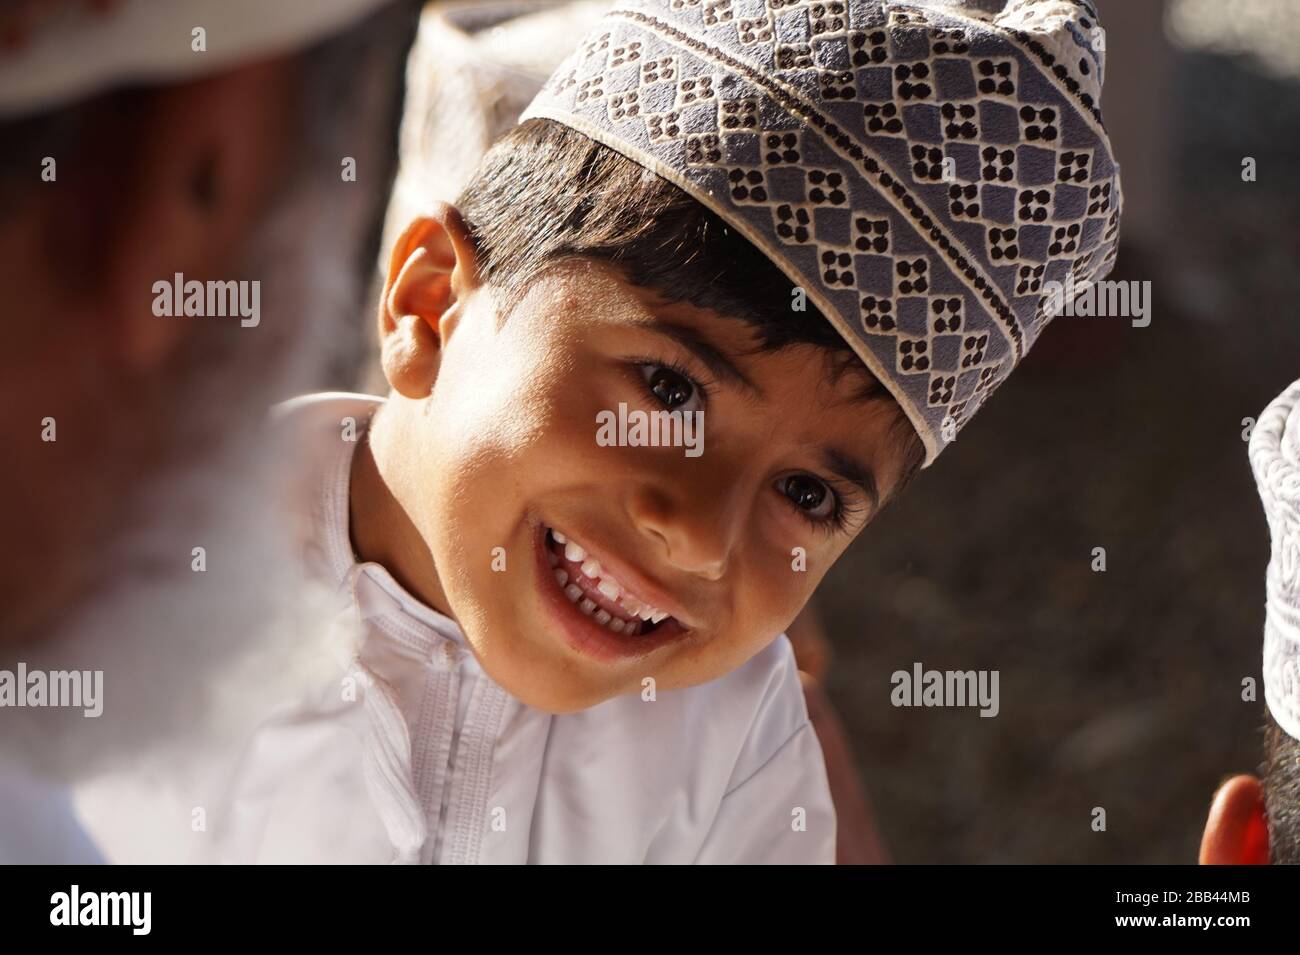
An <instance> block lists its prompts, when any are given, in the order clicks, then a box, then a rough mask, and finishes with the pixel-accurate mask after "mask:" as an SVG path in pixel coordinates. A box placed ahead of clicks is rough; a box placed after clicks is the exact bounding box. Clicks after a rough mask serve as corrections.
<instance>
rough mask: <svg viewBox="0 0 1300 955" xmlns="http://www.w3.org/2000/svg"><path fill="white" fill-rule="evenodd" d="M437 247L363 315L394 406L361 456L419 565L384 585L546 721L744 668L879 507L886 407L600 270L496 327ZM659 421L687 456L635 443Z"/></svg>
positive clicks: (488, 295) (488, 289)
mask: <svg viewBox="0 0 1300 955" xmlns="http://www.w3.org/2000/svg"><path fill="white" fill-rule="evenodd" d="M452 215H454V210H452ZM457 218H458V217H457ZM409 235H411V233H410V232H408V236H409ZM439 242H441V243H442V244H443V248H442V249H441V251H438V252H436V253H429V252H427V249H426V252H425V253H421V252H419V250H418V246H419V245H420V244H423V245H424V246H426V247H427V246H430V245H436V244H438V243H439ZM451 247H452V246H451V245H449V244H448V243H447V240H446V237H445V230H443V229H441V228H435V229H434V230H432V231H431V232H429V233H427V234H426V235H425V236H424V238H422V239H420V241H419V242H418V243H416V245H415V246H414V247H413V248H415V254H416V256H417V258H419V257H421V256H422V257H423V263H424V264H420V263H418V262H417V263H416V264H415V265H413V266H412V267H411V268H406V269H401V268H400V266H399V263H398V262H397V259H398V258H401V257H403V256H404V255H405V254H406V252H407V251H408V249H406V248H403V247H401V246H400V244H399V253H400V254H399V255H397V256H395V260H394V268H393V274H392V275H390V277H389V287H388V289H387V291H386V295H385V306H384V308H385V309H386V310H387V312H388V315H387V316H385V315H381V327H384V328H385V329H386V330H385V332H384V334H385V338H386V340H385V349H384V350H385V370H386V372H387V374H388V377H389V380H390V383H392V384H393V386H394V391H393V394H392V396H391V398H390V400H389V403H388V405H387V406H386V408H385V410H384V411H383V412H382V413H381V414H380V415H379V416H378V418H377V420H376V423H375V425H374V427H373V429H372V434H371V445H372V448H373V454H374V458H375V461H376V463H377V464H378V472H379V473H381V474H382V475H383V479H384V482H385V483H386V484H387V485H388V487H389V489H390V490H391V491H392V494H393V495H394V497H395V498H396V501H397V502H398V504H400V508H401V510H403V511H404V512H405V517H406V518H409V526H408V527H406V528H397V527H394V528H393V529H392V533H395V534H397V533H403V532H413V533H414V534H418V537H419V538H420V539H422V541H423V543H424V544H425V545H427V548H428V552H429V554H430V555H431V556H432V562H431V563H429V562H428V561H427V560H426V561H425V564H426V566H420V562H419V560H418V559H413V558H412V559H407V560H406V561H405V563H406V564H407V566H405V567H400V568H390V569H394V570H395V571H396V572H397V573H398V576H399V579H405V580H406V582H407V583H408V585H411V586H413V587H414V588H415V589H416V591H417V592H418V593H420V594H421V596H424V597H425V598H426V599H428V600H430V602H432V603H434V604H435V605H436V606H442V607H443V609H450V611H451V613H452V614H453V615H454V616H455V617H456V619H457V620H458V621H459V622H460V624H461V625H462V627H463V629H464V631H465V634H466V637H467V639H468V640H469V642H470V644H471V645H472V647H473V649H474V652H475V654H476V656H477V657H478V659H479V661H480V662H481V663H482V665H483V666H484V668H485V669H486V670H487V672H488V673H489V674H490V675H491V676H492V678H493V679H494V680H496V681H497V682H498V683H499V684H500V685H501V686H502V687H504V688H505V689H506V690H507V691H509V692H510V693H511V694H512V695H514V696H515V697H517V698H518V699H520V700H522V701H523V702H525V703H527V704H530V705H532V706H536V707H538V708H541V709H545V710H548V711H551V712H569V711H573V710H578V709H583V708H586V707H589V706H592V705H595V704H597V703H600V702H602V701H604V700H607V699H610V698H611V697H614V696H619V695H622V694H626V693H634V692H635V693H640V692H643V691H644V690H645V689H646V687H647V685H648V684H646V683H645V681H646V680H647V679H652V680H653V681H654V684H653V685H654V687H655V689H656V690H657V691H664V690H670V689H674V688H680V687H688V686H693V685H696V684H700V683H703V682H706V681H709V680H712V679H714V678H716V677H719V676H721V675H723V674H725V673H727V672H729V671H731V670H734V669H735V668H737V667H738V666H740V665H741V664H742V663H744V662H745V661H746V660H748V659H749V658H750V657H752V656H753V655H754V654H756V653H757V652H758V651H759V650H761V649H762V648H763V647H764V646H766V645H767V644H768V643H769V642H770V641H771V640H772V638H773V637H774V636H775V635H777V634H779V633H780V632H781V631H782V630H783V629H784V628H785V627H786V626H787V625H788V624H789V623H790V621H791V620H792V619H793V618H794V616H795V615H796V614H797V613H798V611H799V610H800V608H801V607H802V606H803V604H804V603H805V601H807V599H808V597H809V596H810V595H811V594H812V592H813V589H814V588H815V587H816V586H817V583H818V582H819V581H820V580H821V578H822V576H823V574H825V572H826V570H827V569H828V568H829V567H830V565H831V564H832V563H833V562H834V561H835V559H836V558H837V557H839V555H840V554H841V553H842V552H843V551H844V549H845V547H847V545H848V544H849V542H850V541H851V540H852V539H853V538H854V536H856V535H857V534H858V533H859V532H860V531H861V530H862V528H863V527H864V526H865V525H866V524H867V523H868V522H869V521H870V519H871V518H872V516H873V514H874V513H875V511H876V510H877V509H878V507H879V503H880V502H883V501H884V500H885V499H886V498H887V497H888V495H889V494H890V493H891V491H892V489H893V487H894V484H895V482H896V481H897V480H898V477H899V471H900V465H901V461H900V448H901V444H902V442H901V441H899V440H898V428H897V427H896V425H897V419H898V417H899V416H901V411H899V409H898V408H897V406H896V405H895V404H894V403H893V402H892V401H889V400H881V399H879V398H877V399H876V400H869V401H864V400H861V399H857V398H855V394H856V392H858V391H859V390H861V387H862V384H863V381H862V378H861V377H860V376H859V375H857V374H856V372H855V373H851V374H846V375H843V376H840V377H839V379H838V380H836V379H835V378H834V376H832V375H830V374H829V371H828V363H827V361H826V356H825V353H824V352H823V351H822V350H820V349H817V348H814V347H811V346H802V345H796V346H791V347H787V348H785V349H783V350H780V351H776V352H755V350H754V344H755V339H754V336H753V333H752V331H751V330H750V327H749V326H748V325H746V324H745V323H744V322H742V321H739V320H737V319H735V318H725V317H722V316H719V315H717V314H716V313H711V312H706V311H703V310H701V309H698V308H696V307H694V306H691V305H686V304H672V305H663V304H661V303H660V302H659V301H658V300H657V299H656V297H655V296H654V295H653V293H650V292H647V291H646V290H643V289H639V288H637V287H635V286H632V285H631V284H629V283H627V282H626V281H624V280H623V279H622V278H621V277H619V276H618V275H617V274H616V272H615V271H613V270H612V269H610V268H608V267H606V266H603V265H600V264H594V263H587V262H569V263H565V264H561V265H559V266H557V267H556V268H554V269H553V270H552V271H550V272H549V273H547V274H546V275H545V276H543V277H542V278H540V279H539V280H538V281H536V282H535V283H533V284H532V285H531V286H530V287H529V289H528V290H527V291H526V293H524V294H523V295H522V296H521V298H520V300H519V301H518V302H517V303H516V304H515V305H514V306H513V307H512V308H509V309H508V310H507V309H506V308H505V306H504V305H503V296H502V295H501V293H500V292H499V291H498V290H497V289H495V288H494V287H492V286H490V285H481V284H478V283H477V282H476V280H475V279H473V278H472V275H471V274H470V272H471V270H470V268H469V267H467V265H466V263H465V261H464V260H465V259H466V258H467V257H468V256H469V255H470V254H471V252H470V250H469V248H468V247H466V248H460V249H458V250H456V256H455V257H456V258H457V259H458V260H459V262H458V264H457V266H456V268H461V269H462V272H461V274H460V275H459V276H457V275H455V274H452V275H451V276H450V278H449V277H448V276H447V275H446V274H445V273H446V268H444V267H442V266H438V265H437V262H439V261H442V262H445V263H447V267H450V262H451V260H452V257H451V256H450V255H448V249H449V248H451ZM409 261H410V259H409V257H408V262H409ZM429 263H433V264H432V265H430V264H429ZM399 272H401V275H400V276H399V275H398V273H399ZM439 272H441V273H442V274H441V277H440V278H439V277H437V274H438V273H439ZM422 281H427V283H428V284H429V286H430V287H432V288H435V289H436V291H434V292H429V291H428V290H427V289H425V290H421V288H420V283H421V282H422ZM438 283H441V285H439V284H438ZM448 286H450V288H451V289H453V290H454V292H453V294H452V295H451V296H450V297H446V296H445V292H446V290H447V288H448ZM422 311H423V312H431V313H434V314H420V313H421V312H422ZM410 313H415V314H414V316H413V315H412V314H410ZM692 345H693V346H694V347H692ZM435 351H436V354H430V352H435ZM863 374H864V375H865V371H864V372H863ZM620 407H622V409H623V410H622V412H620ZM668 410H675V411H679V412H683V413H685V415H684V417H691V413H693V412H700V413H701V414H700V416H699V418H698V420H699V421H701V422H702V428H701V429H700V431H701V432H702V437H701V436H700V435H699V434H696V435H694V436H692V435H691V433H690V431H689V430H686V431H683V432H680V434H681V435H682V436H683V439H684V440H685V439H689V438H692V437H693V440H694V443H693V444H691V445H690V446H682V445H681V444H678V445H677V446H671V445H670V446H662V445H660V446H647V445H646V443H645V441H644V440H642V441H640V442H637V435H636V432H635V423H636V422H637V420H638V419H642V420H648V419H645V418H644V415H647V414H649V413H653V412H657V411H668ZM620 418H622V419H623V420H624V421H626V422H627V426H626V430H625V431H624V432H623V434H624V436H625V437H629V438H630V439H629V440H625V441H623V442H621V443H620V441H619V437H620V435H619V419H620ZM602 425H603V426H602ZM647 436H648V432H647ZM611 439H613V440H612V442H611ZM662 440H666V439H665V438H663V437H661V441H662ZM688 452H689V453H688ZM864 483H865V484H867V485H868V487H866V488H864V487H863V486H862V484H864ZM872 484H874V495H873V493H872V491H871V490H870V485H872ZM354 506H355V501H354ZM361 513H364V508H362V511H361ZM412 539H414V538H412ZM388 550H389V553H392V554H395V555H400V554H403V553H405V554H411V553H418V552H419V548H418V547H406V548H402V547H393V548H390V549H388ZM392 559H394V560H397V561H398V562H399V563H400V562H402V561H401V559H400V556H398V557H394V558H392ZM592 561H594V562H595V564H593V563H592ZM596 564H598V565H599V568H597V567H596V566H595V565H596ZM575 587H576V590H575ZM664 614H667V616H663V615H664ZM646 617H649V619H648V620H647V619H644V618H646ZM656 619H657V622H656ZM618 631H622V632H618ZM647 696H648V694H647Z"/></svg>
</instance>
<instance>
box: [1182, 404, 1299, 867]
mask: <svg viewBox="0 0 1300 955" xmlns="http://www.w3.org/2000/svg"><path fill="white" fill-rule="evenodd" d="M1250 464H1251V468H1252V470H1253V471H1254V473H1255V481H1256V484H1257V485H1258V486H1259V495H1260V499H1261V501H1262V502H1263V505H1264V513H1265V514H1266V515H1267V517H1268V526H1269V533H1270V536H1271V538H1272V551H1271V557H1270V560H1269V565H1268V574H1267V577H1266V583H1265V587H1266V592H1267V600H1266V604H1265V615H1264V702H1265V706H1266V709H1265V717H1264V731H1263V733H1264V759H1263V764H1262V767H1261V769H1260V774H1259V776H1258V777H1256V776H1251V775H1240V776H1234V777H1232V778H1231V779H1229V780H1228V781H1227V782H1225V783H1223V784H1222V785H1221V786H1220V787H1219V789H1218V791H1216V792H1215V794H1214V800H1213V802H1212V804H1211V806H1210V814H1209V818H1208V819H1207V820H1206V824H1205V833H1204V836H1203V838H1202V841H1201V856H1200V861H1201V863H1202V864H1204V865H1268V864H1269V863H1272V864H1274V865H1295V864H1297V863H1300V380H1298V381H1295V382H1293V383H1292V384H1291V385H1290V386H1288V387H1287V388H1286V390H1285V391H1283V392H1282V394H1280V395H1278V396H1277V398H1275V399H1274V400H1273V401H1272V403H1270V404H1269V406H1268V407H1267V408H1265V409H1264V412H1263V414H1261V415H1260V416H1259V421H1258V422H1257V423H1256V424H1255V430H1254V431H1253V432H1252V433H1251V436H1250Z"/></svg>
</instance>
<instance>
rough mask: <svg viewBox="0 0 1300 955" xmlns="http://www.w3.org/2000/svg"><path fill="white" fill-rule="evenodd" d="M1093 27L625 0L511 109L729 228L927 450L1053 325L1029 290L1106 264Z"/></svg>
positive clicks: (1089, 11) (1037, 2) (1074, 1)
mask: <svg viewBox="0 0 1300 955" xmlns="http://www.w3.org/2000/svg"><path fill="white" fill-rule="evenodd" d="M1101 36H1104V34H1101V33H1100V32H1099V24H1098V22H1097V17H1096V11H1095V9H1094V8H1093V7H1092V5H1091V4H1090V3H1088V2H1085V0H1019V2H1013V3H1011V4H1009V5H1008V6H1007V7H1006V8H1004V9H1003V10H1002V11H1001V12H1000V13H998V14H986V13H981V12H976V11H964V10H961V9H959V8H953V7H943V8H935V7H928V6H923V5H918V4H904V3H888V4H886V3H884V2H882V0H633V2H627V3H621V4H619V5H617V6H616V7H615V8H614V9H613V10H611V12H610V13H609V14H608V15H607V16H606V17H605V18H604V19H603V20H602V21H601V22H600V24H599V26H598V27H597V29H596V30H594V31H593V32H592V33H591V34H590V35H588V36H587V37H586V38H585V39H584V40H583V41H582V42H581V44H580V45H579V46H578V48H577V49H576V50H575V51H574V53H573V54H572V55H571V56H570V57H569V58H568V59H567V60H565V62H564V63H563V64H561V66H560V67H559V69H558V70H557V71H556V72H555V74H554V75H553V76H552V77H551V79H550V81H549V82H548V83H547V85H546V86H545V88H544V89H543V90H542V91H541V93H539V95H538V96H537V98H536V99H535V100H534V101H533V103H532V105H531V106H529V108H528V109H527V110H526V111H525V112H524V114H523V116H522V117H521V119H528V118H533V117H541V118H548V119H552V120H555V121H557V122H560V123H563V124H565V125H567V126H570V127H571V128H573V129H575V130H577V131H579V132H581V133H584V134H585V135H587V136H590V137H591V138H593V139H595V140H597V141H599V142H601V143H603V144H605V145H606V146H609V147H610V148H612V149H615V150H617V151H619V152H621V153H623V154H624V155H626V156H628V157H629V158H631V159H633V160H634V161H636V162H639V163H640V164H642V165H644V166H645V167H647V168H649V169H651V170H653V171H654V172H655V173H657V174H659V175H661V176H663V177H664V178H666V179H668V180H670V181H672V182H673V183H675V184H676V185H678V186H679V187H681V188H682V189H684V190H685V191H687V192H688V193H689V194H690V195H692V196H693V197H694V198H695V199H697V200H698V201H699V202H701V203H702V204H704V205H705V206H707V207H708V208H709V209H711V210H712V211H713V212H715V213H717V214H718V215H719V216H720V217H721V218H723V219H724V220H725V221H727V222H728V223H729V224H730V225H731V226H733V227H734V228H735V229H736V230H737V231H738V232H740V233H741V234H742V235H744V236H745V237H746V238H747V239H749V241H750V242H752V243H753V244H754V245H755V246H756V247H758V249H759V250H760V251H762V252H763V253H764V254H765V255H767V257H768V258H769V259H771V260H772V262H773V263H774V264H775V265H777V267H779V268H780V269H781V270H782V271H783V272H784V273H785V274H786V275H787V276H788V277H789V278H790V280H791V281H792V282H793V283H794V284H795V285H797V286H799V287H801V288H803V289H804V290H805V292H806V294H807V296H808V298H809V299H811V300H812V301H813V302H814V303H815V304H816V305H817V307H818V308H819V309H820V310H821V312H822V313H823V314H824V315H825V316H826V317H827V318H828V319H829V320H830V321H831V322H832V323H833V324H834V326H835V328H836V330H837V331H838V332H839V333H840V334H841V335H842V336H843V337H844V338H845V340H846V341H847V342H848V343H849V345H850V346H851V347H852V348H853V349H854V351H855V352H856V353H857V355H858V356H859V357H860V358H861V359H862V360H863V362H864V363H865V364H866V365H867V367H868V368H869V369H870V370H871V371H872V373H873V374H874V375H875V376H876V377H877V378H878V379H879V380H880V381H881V383H882V384H883V385H884V386H885V387H886V388H888V389H889V391H890V392H891V394H893V396H894V397H895V398H896V399H897V400H898V402H899V404H900V405H901V406H902V408H903V410H904V412H905V413H906V414H907V417H908V419H909V421H910V422H911V424H912V426H913V427H914V428H915V429H916V431H917V433H918V434H919V435H920V437H921V440H922V441H923V443H924V444H925V448H926V461H925V463H926V466H928V465H929V464H931V463H932V462H933V461H934V459H935V457H936V456H937V455H938V453H939V452H940V451H941V450H942V449H943V447H944V446H945V444H946V443H947V442H948V441H949V440H951V439H952V437H954V436H955V435H956V434H957V432H959V431H960V430H961V428H962V427H964V426H965V424H966V423H967V422H968V421H969V420H970V419H971V417H972V416H973V415H974V413H975V412H976V411H977V410H978V409H979V408H980V407H981V406H982V405H983V403H984V402H985V401H986V400H987V398H988V397H989V395H990V394H991V393H992V392H993V391H994V390H995V389H996V388H997V387H998V386H999V385H1001V383H1002V382H1003V381H1004V380H1005V379H1006V378H1007V376H1008V375H1009V374H1010V372H1011V369H1012V368H1014V367H1015V365H1016V364H1017V363H1018V362H1019V361H1020V360H1021V359H1022V358H1023V357H1024V355H1025V353H1026V352H1027V351H1028V350H1029V347H1030V346H1031V345H1032V344H1033V342H1034V341H1035V340H1036V339H1037V337H1038V335H1039V334H1040V333H1041V331H1042V329H1043V328H1044V327H1045V325H1046V324H1047V322H1048V321H1050V319H1051V317H1052V316H1051V315H1050V314H1049V311H1048V309H1047V308H1046V303H1047V296H1046V294H1045V291H1044V288H1045V286H1046V283H1048V282H1058V283H1061V284H1062V285H1065V284H1066V283H1067V282H1069V281H1073V283H1074V285H1075V288H1076V289H1082V288H1083V287H1084V286H1085V285H1086V284H1087V283H1089V282H1092V281H1096V280H1099V279H1101V278H1104V277H1105V275H1106V273H1108V272H1109V271H1110V268H1111V266H1112V264H1113V262H1114V258H1115V251H1116V246H1117V243H1118V234H1119V219H1120V212H1121V206H1122V197H1121V191H1120V182H1119V167H1118V165H1117V164H1116V163H1115V161H1114V158H1113V156H1112V152H1111V148H1110V141H1109V139H1108V137H1107V135H1106V131H1105V127H1104V125H1103V123H1102V117H1101V112H1100V109H1099V106H1098V103H1099V100H1100V93H1101V83H1102V77H1103V75H1104V52H1103V49H1102V48H1103V47H1104V43H1099V42H1096V41H1097V38H1098V37H1101ZM805 314H806V313H805ZM795 315H796V316H797V315H798V313H795ZM809 320H810V321H811V320H814V319H813V318H811V317H810V318H809Z"/></svg>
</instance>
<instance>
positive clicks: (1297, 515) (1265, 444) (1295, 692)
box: [1250, 381, 1300, 739]
mask: <svg viewBox="0 0 1300 955" xmlns="http://www.w3.org/2000/svg"><path fill="white" fill-rule="evenodd" d="M1250 466H1251V469H1252V470H1253V471H1254V472H1255V483H1256V484H1257V485H1258V486H1259V496H1260V500H1261V501H1263V503H1264V514H1265V515H1266V516H1267V517H1268V529H1269V536H1270V537H1271V538H1272V541H1273V548H1272V556H1271V558H1270V559H1269V563H1268V573H1267V577H1266V589H1267V593H1268V597H1267V602H1266V604H1265V611H1264V701H1265V702H1266V703H1267V704H1268V709H1269V712H1271V713H1272V714H1273V719H1275V720H1276V721H1277V725H1278V726H1280V727H1281V728H1282V729H1283V730H1285V731H1286V732H1287V733H1288V734H1289V735H1290V736H1291V737H1293V738H1294V739H1300V381H1295V382H1292V383H1291V385H1290V386H1289V387H1288V388H1287V389H1286V391H1284V392H1282V394H1280V395H1278V396H1277V397H1276V398H1275V399H1273V401H1272V403H1270V404H1269V406H1268V407H1267V408H1265V409H1264V413H1263V414H1261V415H1260V416H1259V421H1258V423H1257V424H1256V425H1255V430H1254V431H1253V432H1251V435H1250Z"/></svg>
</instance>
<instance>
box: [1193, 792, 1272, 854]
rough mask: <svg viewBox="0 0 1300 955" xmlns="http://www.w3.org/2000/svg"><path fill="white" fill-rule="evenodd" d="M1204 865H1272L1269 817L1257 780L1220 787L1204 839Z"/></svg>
mask: <svg viewBox="0 0 1300 955" xmlns="http://www.w3.org/2000/svg"><path fill="white" fill-rule="evenodd" d="M1200 862H1201V865H1268V863H1269V851H1268V817H1267V816H1266V815H1265V813H1264V794H1263V792H1262V791H1261V790H1260V785H1259V780H1258V779H1256V778H1255V777H1254V776H1233V777H1232V778H1231V779H1229V780H1228V781H1227V782H1226V783H1224V784H1223V785H1222V786H1220V787H1219V791H1218V792H1216V793H1215V794H1214V802H1213V803H1212V804H1211V806H1210V817H1209V818H1208V819H1207V820H1206V821H1205V835H1204V836H1202V838H1201V859H1200Z"/></svg>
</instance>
